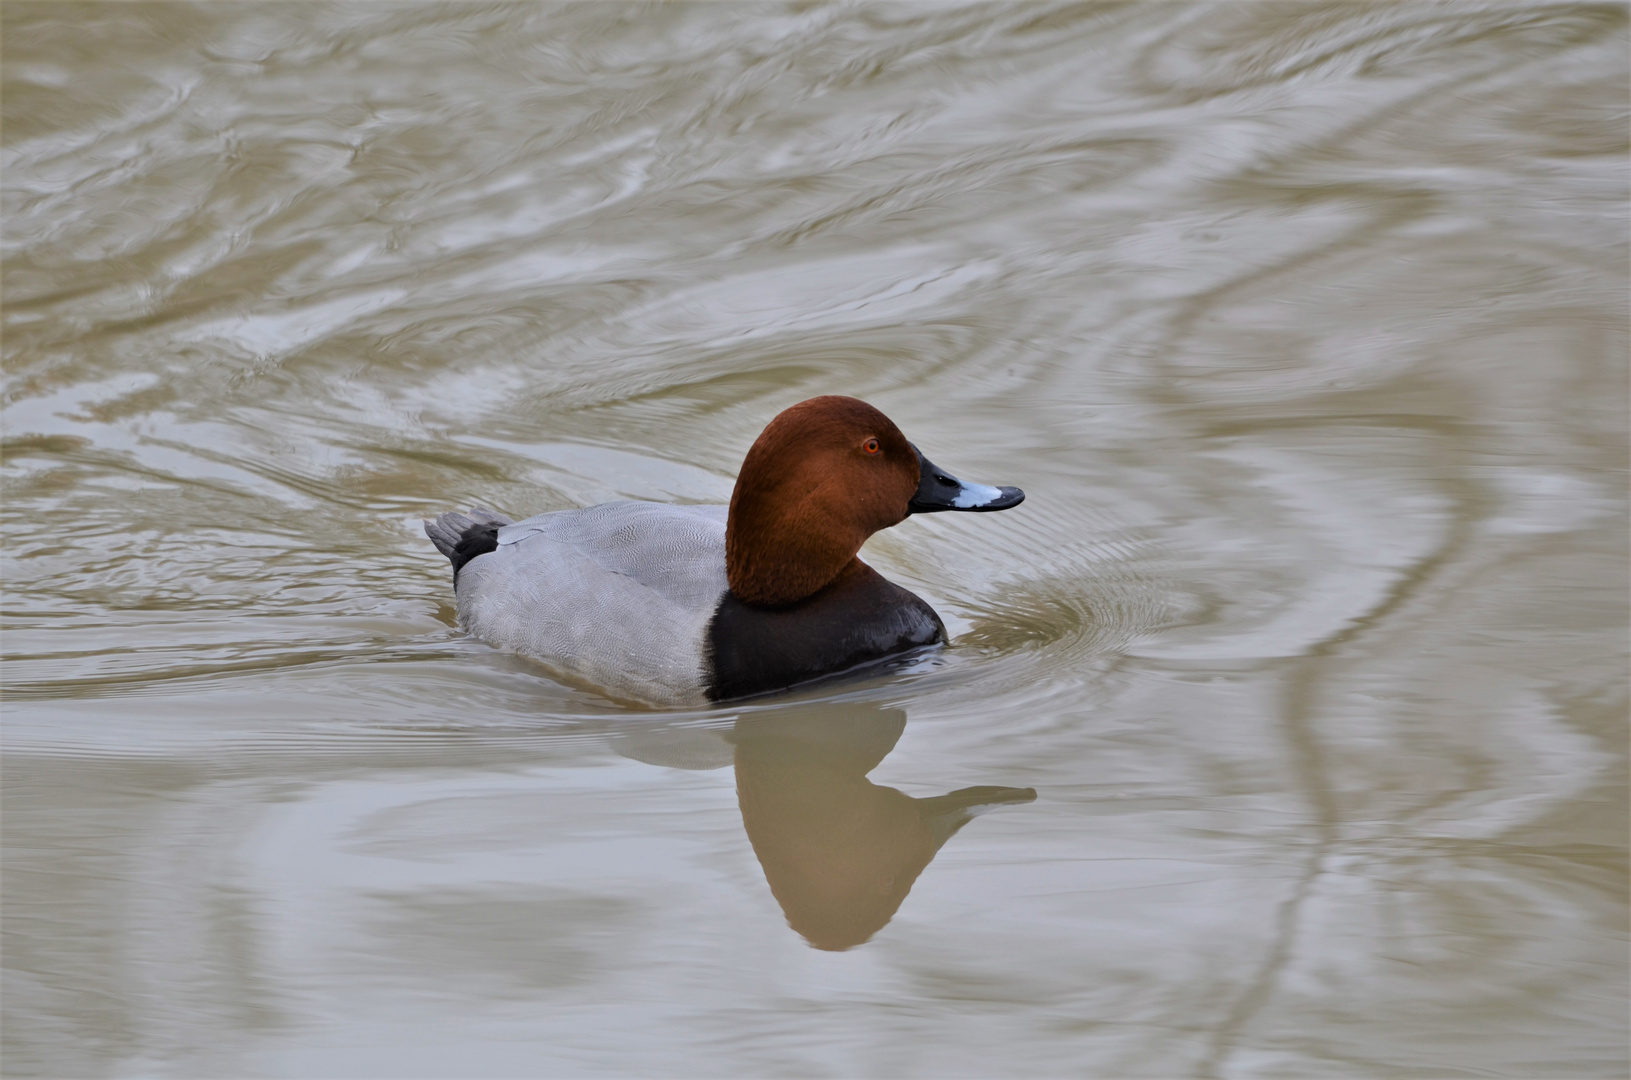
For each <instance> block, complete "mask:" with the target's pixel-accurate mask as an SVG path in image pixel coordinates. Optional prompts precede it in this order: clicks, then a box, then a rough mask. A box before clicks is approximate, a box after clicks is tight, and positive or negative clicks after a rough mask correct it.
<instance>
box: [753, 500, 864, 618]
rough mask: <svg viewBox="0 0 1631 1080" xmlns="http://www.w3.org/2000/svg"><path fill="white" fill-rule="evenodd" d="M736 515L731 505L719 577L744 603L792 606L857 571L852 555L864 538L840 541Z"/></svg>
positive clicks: (819, 532) (857, 562)
mask: <svg viewBox="0 0 1631 1080" xmlns="http://www.w3.org/2000/svg"><path fill="white" fill-rule="evenodd" d="M738 511H739V507H738V506H737V503H736V500H734V499H733V500H732V501H731V516H730V521H729V523H728V524H727V525H726V526H725V576H726V580H727V581H729V583H730V587H731V592H732V593H734V594H735V595H736V598H737V599H739V600H741V601H743V602H744V603H748V604H754V605H756V606H759V607H786V606H788V605H789V604H796V603H798V602H799V601H801V600H805V599H808V598H809V597H811V596H814V595H815V594H816V593H818V592H820V591H821V590H822V589H824V588H826V587H827V586H828V585H831V584H833V583H834V582H835V581H838V580H839V579H840V578H845V577H849V576H851V575H853V574H855V573H858V572H859V571H860V570H861V569H862V567H863V564H862V562H861V560H860V559H858V558H856V556H855V553H856V552H857V551H859V550H860V547H861V541H863V540H865V539H866V537H864V536H862V537H854V538H851V537H840V536H836V535H834V533H833V532H832V530H831V529H816V528H809V527H801V525H800V523H798V522H786V521H777V522H767V521H764V520H763V519H762V518H758V517H756V516H755V515H754V514H752V513H751V512H749V513H739V512H738Z"/></svg>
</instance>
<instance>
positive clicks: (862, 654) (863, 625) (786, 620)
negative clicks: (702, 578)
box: [708, 563, 946, 701]
mask: <svg viewBox="0 0 1631 1080" xmlns="http://www.w3.org/2000/svg"><path fill="white" fill-rule="evenodd" d="M857 565H858V566H859V569H858V570H857V571H855V572H852V573H847V574H845V575H844V576H843V577H842V578H841V579H840V580H838V581H836V582H834V583H833V584H831V585H829V586H827V587H826V588H825V589H823V590H821V591H820V592H818V593H816V594H815V595H814V596H812V597H810V598H809V599H808V600H802V601H800V602H799V603H797V604H794V605H792V606H790V607H785V608H763V607H755V606H753V605H751V604H744V603H743V602H742V601H740V600H738V599H737V598H736V597H735V595H733V594H732V593H731V592H730V591H729V590H726V592H725V595H724V596H723V597H721V598H720V601H719V607H718V608H716V609H715V611H714V617H713V619H712V621H711V622H709V624H708V696H709V698H711V699H712V700H714V701H724V700H725V699H727V698H735V697H744V696H746V695H748V694H762V693H765V692H766V691H769V690H781V689H783V688H785V687H788V686H792V685H793V684H794V683H801V682H804V681H806V680H808V679H814V678H816V677H818V676H821V675H828V674H831V673H832V672H835V671H843V670H844V669H845V668H851V667H854V666H855V665H857V664H864V663H866V662H867V661H869V660H879V659H882V658H883V657H886V656H893V655H894V654H896V653H902V652H907V651H909V650H911V649H916V648H919V647H921V646H924V645H932V644H934V643H936V642H941V641H945V640H946V628H945V626H944V625H942V623H941V622H940V616H938V615H936V614H935V613H934V608H932V607H930V606H929V605H928V604H926V603H924V602H923V600H922V599H921V598H919V597H917V596H915V595H913V594H912V593H910V592H907V591H906V590H905V589H903V588H901V587H900V586H899V585H896V584H894V583H892V582H890V581H887V580H885V579H884V578H883V576H882V575H880V574H879V573H878V572H877V571H875V570H873V569H872V568H871V567H869V566H867V565H865V564H864V563H858V564H857Z"/></svg>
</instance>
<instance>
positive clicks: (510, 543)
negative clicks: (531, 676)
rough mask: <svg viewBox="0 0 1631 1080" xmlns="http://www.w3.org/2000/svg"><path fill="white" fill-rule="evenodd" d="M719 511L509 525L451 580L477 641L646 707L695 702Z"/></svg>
mask: <svg viewBox="0 0 1631 1080" xmlns="http://www.w3.org/2000/svg"><path fill="white" fill-rule="evenodd" d="M726 514H727V508H726V507H723V506H669V505H666V504H663V503H644V502H617V503H604V504H602V505H600V506H591V507H586V508H585V509H582V510H563V511H561V512H559V513H554V514H540V515H538V516H537V517H532V518H528V519H526V520H525V521H518V522H516V523H515V524H514V525H507V526H505V527H504V528H502V529H500V530H499V533H498V548H497V549H496V550H494V551H491V552H488V553H487V554H485V555H478V556H477V557H476V558H474V559H472V560H470V562H468V563H466V564H465V566H464V568H463V569H462V570H460V571H459V581H458V587H457V598H458V608H459V620H460V622H461V623H463V625H464V626H465V628H466V629H467V630H469V631H470V633H472V634H474V635H475V636H476V637H478V638H480V639H482V640H483V641H485V642H487V643H489V644H491V645H497V646H499V647H501V648H506V649H511V650H513V651H515V652H518V653H520V654H522V655H523V656H528V657H531V658H532V659H534V660H539V661H542V662H543V663H545V664H547V665H549V666H550V667H552V668H555V669H557V670H559V671H561V672H564V673H567V674H570V675H573V676H576V677H577V678H580V679H583V680H585V681H587V682H591V683H594V684H596V685H597V686H600V687H603V688H604V689H605V690H607V691H608V692H609V693H611V694H612V695H613V696H616V697H624V698H634V699H638V700H642V701H648V702H652V703H654V704H664V705H689V704H700V703H702V702H704V701H705V700H706V695H705V693H704V679H705V677H706V673H705V672H704V670H703V650H704V645H705V637H706V634H707V630H708V622H709V620H710V619H711V618H712V616H713V612H714V609H715V607H716V606H717V605H718V603H719V598H720V596H721V595H722V594H723V593H724V592H725V588H726V582H725V518H726Z"/></svg>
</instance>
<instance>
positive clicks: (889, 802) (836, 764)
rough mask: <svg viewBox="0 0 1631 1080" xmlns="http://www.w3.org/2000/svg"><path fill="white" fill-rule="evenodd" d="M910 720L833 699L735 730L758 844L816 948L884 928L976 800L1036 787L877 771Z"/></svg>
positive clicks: (785, 905)
mask: <svg viewBox="0 0 1631 1080" xmlns="http://www.w3.org/2000/svg"><path fill="white" fill-rule="evenodd" d="M905 727H906V714H905V713H904V712H902V711H901V710H899V709H880V708H877V707H875V706H861V707H859V708H857V707H855V706H853V705H851V706H845V705H841V704H839V703H836V702H829V703H823V704H821V705H818V706H816V707H815V708H813V709H809V710H808V711H806V710H804V709H800V708H799V707H797V706H795V707H793V708H791V709H786V710H778V711H777V713H775V714H772V715H770V716H761V717H759V718H758V719H756V720H754V721H751V722H745V721H739V722H738V724H737V727H736V731H735V732H734V733H733V735H732V739H733V741H734V742H735V743H736V798H737V802H738V803H739V805H740V806H741V808H742V824H743V826H744V827H745V828H746V829H747V833H748V840H749V841H750V842H752V844H753V853H754V854H755V855H757V856H759V865H760V866H761V867H763V868H764V872H765V880H766V881H767V882H769V883H770V891H771V893H772V894H773V895H774V896H775V897H776V902H777V903H779V904H781V906H782V911H784V912H785V913H786V914H787V922H788V924H789V925H790V926H792V928H793V929H794V930H797V931H798V932H799V933H800V934H803V935H804V937H805V940H807V941H809V943H810V944H811V945H814V946H815V947H816V948H818V949H827V950H832V951H837V950H842V949H848V948H850V947H851V946H854V945H859V944H861V943H862V942H864V941H867V940H869V939H870V938H871V937H872V935H873V934H876V933H877V932H878V931H879V930H880V929H881V928H882V927H883V926H884V924H885V923H887V922H888V921H889V920H890V919H892V918H893V917H894V915H895V912H896V911H897V910H898V909H899V908H900V905H901V901H903V900H905V899H906V894H907V893H909V892H911V891H912V884H913V882H915V881H917V876H918V875H919V874H921V873H922V872H923V868H924V867H925V866H928V865H929V861H930V860H931V859H933V858H934V855H935V852H937V851H939V850H940V845H941V844H943V843H945V842H946V840H947V839H948V838H949V837H950V836H951V835H952V834H953V833H955V832H956V831H957V830H958V829H960V828H962V827H963V825H964V824H966V823H967V822H968V820H969V812H970V810H971V808H973V807H976V806H989V805H992V804H994V803H1005V802H1029V801H1031V800H1032V799H1034V798H1036V792H1034V791H1032V790H1031V789H1030V788H998V787H981V788H964V789H963V790H961V791H954V792H951V793H950V794H947V795H939V796H936V797H934V798H930V799H914V798H911V797H910V796H907V795H904V794H902V793H901V792H899V791H896V790H895V789H894V788H889V787H880V786H879V785H877V784H874V783H872V782H871V781H870V780H868V779H867V778H866V774H867V773H869V772H871V771H872V770H873V769H874V768H876V767H877V765H878V763H879V762H880V761H882V760H883V759H884V755H886V754H888V753H889V751H890V750H891V749H893V748H894V746H895V742H896V740H897V739H899V738H900V735H901V732H902V731H903V730H905Z"/></svg>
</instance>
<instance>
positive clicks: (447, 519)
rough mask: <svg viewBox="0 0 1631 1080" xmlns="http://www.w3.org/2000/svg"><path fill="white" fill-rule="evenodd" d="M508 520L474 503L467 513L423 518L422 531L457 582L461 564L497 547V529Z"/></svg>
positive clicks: (455, 582) (455, 512) (508, 521)
mask: <svg viewBox="0 0 1631 1080" xmlns="http://www.w3.org/2000/svg"><path fill="white" fill-rule="evenodd" d="M510 523H511V522H510V519H509V518H507V517H505V516H504V515H503V514H495V513H494V512H493V511H491V510H487V509H484V508H483V507H480V506H473V507H471V508H470V512H469V513H467V514H461V513H458V512H457V511H454V512H452V513H447V514H443V515H442V516H441V517H438V518H437V519H436V520H435V521H427V522H425V535H426V536H428V537H430V542H431V543H433V544H435V545H436V550H437V551H440V552H441V553H442V554H443V555H446V556H447V558H448V561H449V562H451V563H452V564H453V582H454V584H457V583H458V581H459V570H460V569H461V568H462V567H463V566H464V564H465V563H467V562H469V561H470V560H471V559H474V558H475V557H476V556H477V555H485V554H487V553H488V552H489V551H492V550H493V549H494V548H496V547H498V530H499V529H502V528H503V527H504V526H506V525H509V524H510Z"/></svg>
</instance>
